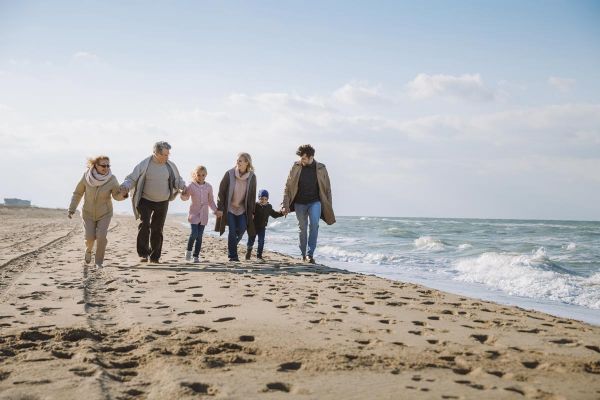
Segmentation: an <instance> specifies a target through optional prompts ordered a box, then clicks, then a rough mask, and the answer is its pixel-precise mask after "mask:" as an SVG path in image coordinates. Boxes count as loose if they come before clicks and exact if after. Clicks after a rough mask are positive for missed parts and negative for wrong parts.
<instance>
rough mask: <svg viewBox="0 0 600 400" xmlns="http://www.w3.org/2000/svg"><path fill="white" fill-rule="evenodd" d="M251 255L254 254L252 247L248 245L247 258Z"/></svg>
mask: <svg viewBox="0 0 600 400" xmlns="http://www.w3.org/2000/svg"><path fill="white" fill-rule="evenodd" d="M251 255H252V247H248V248H247V249H246V260H249V259H250V256H251Z"/></svg>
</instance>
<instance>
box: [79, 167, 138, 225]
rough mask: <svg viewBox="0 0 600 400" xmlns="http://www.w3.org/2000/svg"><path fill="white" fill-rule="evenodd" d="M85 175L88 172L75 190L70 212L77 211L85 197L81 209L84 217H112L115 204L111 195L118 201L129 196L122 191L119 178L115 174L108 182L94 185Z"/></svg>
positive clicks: (97, 218)
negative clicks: (88, 181)
mask: <svg viewBox="0 0 600 400" xmlns="http://www.w3.org/2000/svg"><path fill="white" fill-rule="evenodd" d="M85 175H86V174H85V173H84V174H83V176H82V177H81V180H80V181H79V183H78V184H77V187H76V188H75V191H74V192H73V197H71V205H69V212H70V213H75V210H76V209H77V206H78V205H79V202H80V201H81V198H82V197H83V208H82V210H81V216H82V218H84V219H91V220H92V221H100V220H101V219H102V218H104V217H106V216H111V217H112V215H113V206H112V199H111V197H112V198H113V199H115V200H117V201H121V200H124V199H125V198H127V196H123V195H122V194H121V193H120V190H119V182H118V181H117V178H116V177H115V176H114V175H113V176H112V177H111V178H110V179H109V180H108V182H106V183H105V184H103V185H102V186H92V185H90V184H89V183H87V180H86V179H85Z"/></svg>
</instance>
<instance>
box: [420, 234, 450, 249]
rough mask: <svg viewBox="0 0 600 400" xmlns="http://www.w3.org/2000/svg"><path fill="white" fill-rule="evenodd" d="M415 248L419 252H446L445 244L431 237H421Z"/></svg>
mask: <svg viewBox="0 0 600 400" xmlns="http://www.w3.org/2000/svg"><path fill="white" fill-rule="evenodd" d="M414 244H415V247H416V248H417V249H419V250H433V251H439V250H444V247H445V246H444V243H442V242H441V241H440V240H438V239H434V238H432V237H431V236H421V237H420V238H418V239H415V241H414Z"/></svg>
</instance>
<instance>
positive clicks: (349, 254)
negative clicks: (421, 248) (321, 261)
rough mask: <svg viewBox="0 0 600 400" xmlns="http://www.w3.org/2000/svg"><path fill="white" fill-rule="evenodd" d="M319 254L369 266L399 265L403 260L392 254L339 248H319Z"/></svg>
mask: <svg viewBox="0 0 600 400" xmlns="http://www.w3.org/2000/svg"><path fill="white" fill-rule="evenodd" d="M319 254H322V255H324V256H326V257H329V258H331V259H333V260H336V261H343V262H360V263H367V264H388V263H397V262H399V261H400V260H401V257H398V256H394V255H390V254H382V253H368V252H362V251H352V250H345V249H343V248H341V247H337V246H319Z"/></svg>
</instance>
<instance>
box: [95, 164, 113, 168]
mask: <svg viewBox="0 0 600 400" xmlns="http://www.w3.org/2000/svg"><path fill="white" fill-rule="evenodd" d="M96 166H97V167H102V168H110V164H96Z"/></svg>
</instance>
